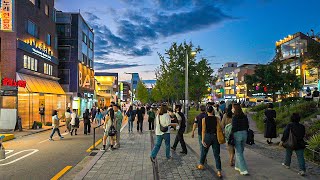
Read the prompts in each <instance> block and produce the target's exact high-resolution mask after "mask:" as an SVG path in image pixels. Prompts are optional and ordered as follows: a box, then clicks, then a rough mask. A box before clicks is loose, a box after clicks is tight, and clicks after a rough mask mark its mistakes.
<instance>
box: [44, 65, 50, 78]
mask: <svg viewBox="0 0 320 180" xmlns="http://www.w3.org/2000/svg"><path fill="white" fill-rule="evenodd" d="M43 70H44V74H48V75H50V76H52V65H50V64H47V63H44V69H43Z"/></svg>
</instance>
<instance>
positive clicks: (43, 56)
mask: <svg viewBox="0 0 320 180" xmlns="http://www.w3.org/2000/svg"><path fill="white" fill-rule="evenodd" d="M32 53H33V54H35V55H38V56H40V57H42V58H44V59H47V60H49V61H51V56H49V55H48V54H45V53H43V52H41V51H39V50H36V49H34V48H32Z"/></svg>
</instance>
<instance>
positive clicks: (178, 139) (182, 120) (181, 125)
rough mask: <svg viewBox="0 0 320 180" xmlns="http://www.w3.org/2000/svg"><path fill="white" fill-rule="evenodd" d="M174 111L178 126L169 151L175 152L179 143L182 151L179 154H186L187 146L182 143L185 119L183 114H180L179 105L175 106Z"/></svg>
mask: <svg viewBox="0 0 320 180" xmlns="http://www.w3.org/2000/svg"><path fill="white" fill-rule="evenodd" d="M175 110H176V116H177V119H178V124H179V129H178V132H177V135H176V139H175V140H174V143H173V146H172V147H171V149H172V150H173V151H175V150H176V148H177V145H178V143H179V142H180V144H181V148H182V151H181V152H180V153H181V154H188V150H187V146H186V143H185V141H184V137H183V133H184V131H185V130H186V118H185V116H184V114H183V113H182V112H181V105H176V107H175Z"/></svg>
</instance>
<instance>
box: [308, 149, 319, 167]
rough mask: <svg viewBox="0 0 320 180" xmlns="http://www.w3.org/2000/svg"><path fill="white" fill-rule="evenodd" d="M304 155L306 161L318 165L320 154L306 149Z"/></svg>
mask: <svg viewBox="0 0 320 180" xmlns="http://www.w3.org/2000/svg"><path fill="white" fill-rule="evenodd" d="M305 155H306V158H307V159H308V160H310V161H312V162H314V163H316V164H319V165H320V152H318V151H316V150H314V149H311V148H308V147H307V148H306V150H305Z"/></svg>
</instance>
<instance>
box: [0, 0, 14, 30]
mask: <svg viewBox="0 0 320 180" xmlns="http://www.w3.org/2000/svg"><path fill="white" fill-rule="evenodd" d="M13 7H14V0H1V8H0V14H1V17H0V22H1V27H0V30H2V31H13V18H14V15H13Z"/></svg>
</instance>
